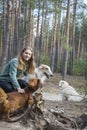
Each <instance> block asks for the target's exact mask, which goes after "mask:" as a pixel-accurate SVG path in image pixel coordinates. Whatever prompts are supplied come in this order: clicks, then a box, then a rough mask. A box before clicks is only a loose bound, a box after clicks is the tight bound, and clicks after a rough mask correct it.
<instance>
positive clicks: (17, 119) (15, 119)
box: [5, 105, 31, 123]
mask: <svg viewBox="0 0 87 130" xmlns="http://www.w3.org/2000/svg"><path fill="white" fill-rule="evenodd" d="M30 109H31V106H30V105H28V108H27V109H26V111H25V112H24V113H23V114H22V115H21V116H19V117H17V118H10V119H6V120H5V121H6V122H9V123H11V122H17V121H19V120H21V119H22V118H23V117H24V116H25V115H26V114H27V113H28V112H29V111H30Z"/></svg>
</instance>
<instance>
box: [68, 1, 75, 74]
mask: <svg viewBox="0 0 87 130" xmlns="http://www.w3.org/2000/svg"><path fill="white" fill-rule="evenodd" d="M73 6H74V7H73V23H72V24H73V25H72V51H71V53H70V54H71V55H70V71H69V72H70V74H71V75H73V74H74V57H75V23H76V7H77V0H74V5H73Z"/></svg>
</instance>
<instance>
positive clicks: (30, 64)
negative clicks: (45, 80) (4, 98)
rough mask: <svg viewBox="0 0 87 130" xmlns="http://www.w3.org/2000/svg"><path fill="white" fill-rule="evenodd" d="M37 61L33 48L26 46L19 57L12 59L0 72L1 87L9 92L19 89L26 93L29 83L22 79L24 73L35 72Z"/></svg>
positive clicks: (20, 91)
mask: <svg viewBox="0 0 87 130" xmlns="http://www.w3.org/2000/svg"><path fill="white" fill-rule="evenodd" d="M34 69H35V63H34V55H33V51H32V48H30V47H28V46H27V47H25V48H23V50H22V51H21V52H20V54H19V55H18V57H16V58H14V59H11V60H10V61H9V62H8V63H7V64H6V65H5V67H4V68H3V70H2V72H1V74H0V87H1V88H2V89H3V90H4V91H5V92H6V93H7V92H12V91H16V90H17V91H18V92H19V93H25V91H24V88H25V87H26V85H27V83H26V82H25V81H24V80H22V79H21V77H22V76H24V75H27V74H28V75H29V74H34Z"/></svg>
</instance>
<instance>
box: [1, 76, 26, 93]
mask: <svg viewBox="0 0 87 130" xmlns="http://www.w3.org/2000/svg"><path fill="white" fill-rule="evenodd" d="M18 82H19V84H20V86H21V88H23V89H24V88H25V87H27V83H26V82H25V81H24V80H22V79H18ZM0 88H2V89H3V90H4V91H5V92H6V93H10V92H14V91H17V90H16V89H14V87H13V85H12V83H11V82H7V81H6V80H2V81H0Z"/></svg>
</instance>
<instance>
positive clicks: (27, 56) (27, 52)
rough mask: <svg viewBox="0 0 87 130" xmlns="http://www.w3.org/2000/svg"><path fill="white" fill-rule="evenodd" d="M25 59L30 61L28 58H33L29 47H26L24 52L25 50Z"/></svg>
mask: <svg viewBox="0 0 87 130" xmlns="http://www.w3.org/2000/svg"><path fill="white" fill-rule="evenodd" d="M22 56H23V59H24V60H25V61H28V60H30V58H31V56H32V52H31V50H29V49H26V50H25V51H24V52H23V55H22Z"/></svg>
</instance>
